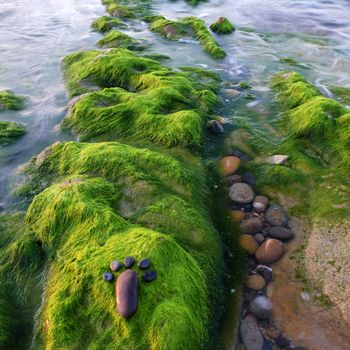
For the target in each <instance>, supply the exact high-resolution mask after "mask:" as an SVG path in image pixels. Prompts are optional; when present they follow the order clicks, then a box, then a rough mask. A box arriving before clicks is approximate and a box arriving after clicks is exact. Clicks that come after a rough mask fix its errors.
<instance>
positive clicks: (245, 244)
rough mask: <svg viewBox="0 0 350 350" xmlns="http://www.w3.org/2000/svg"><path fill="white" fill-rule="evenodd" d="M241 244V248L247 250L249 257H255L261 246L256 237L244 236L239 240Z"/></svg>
mask: <svg viewBox="0 0 350 350" xmlns="http://www.w3.org/2000/svg"><path fill="white" fill-rule="evenodd" d="M239 244H240V246H241V248H242V249H243V250H245V251H246V252H247V253H248V254H249V255H254V254H255V252H256V251H257V249H258V248H259V244H258V243H257V242H256V240H255V239H254V237H253V236H250V235H242V236H241V237H240V238H239Z"/></svg>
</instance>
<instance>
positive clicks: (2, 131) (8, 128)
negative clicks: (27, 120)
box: [0, 121, 26, 145]
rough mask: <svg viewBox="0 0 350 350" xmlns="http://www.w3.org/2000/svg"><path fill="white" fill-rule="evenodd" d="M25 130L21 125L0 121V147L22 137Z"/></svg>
mask: <svg viewBox="0 0 350 350" xmlns="http://www.w3.org/2000/svg"><path fill="white" fill-rule="evenodd" d="M25 132H26V129H25V127H24V125H23V124H20V123H15V122H8V121H5V122H2V121H0V145H7V144H9V143H12V142H14V141H15V140H17V139H18V138H19V137H21V136H23V135H24V134H25Z"/></svg>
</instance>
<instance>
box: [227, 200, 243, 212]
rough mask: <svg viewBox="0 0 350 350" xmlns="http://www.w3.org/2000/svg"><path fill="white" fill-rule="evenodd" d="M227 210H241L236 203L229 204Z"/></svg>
mask: <svg viewBox="0 0 350 350" xmlns="http://www.w3.org/2000/svg"><path fill="white" fill-rule="evenodd" d="M228 208H229V209H231V210H241V209H242V208H241V206H240V205H239V204H237V203H236V202H231V203H230V204H229V206H228Z"/></svg>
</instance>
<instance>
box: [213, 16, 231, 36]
mask: <svg viewBox="0 0 350 350" xmlns="http://www.w3.org/2000/svg"><path fill="white" fill-rule="evenodd" d="M210 29H211V30H212V31H213V32H214V33H218V34H231V33H232V32H234V31H235V30H236V28H235V26H234V25H233V24H232V23H231V22H230V21H229V20H228V19H227V18H226V17H219V18H218V19H217V20H216V21H215V22H214V23H212V24H211V25H210Z"/></svg>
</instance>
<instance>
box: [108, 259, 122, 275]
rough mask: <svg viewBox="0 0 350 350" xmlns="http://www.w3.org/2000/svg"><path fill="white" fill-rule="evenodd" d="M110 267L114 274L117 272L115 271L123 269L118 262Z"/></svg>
mask: <svg viewBox="0 0 350 350" xmlns="http://www.w3.org/2000/svg"><path fill="white" fill-rule="evenodd" d="M109 267H110V269H111V270H112V271H113V272H115V271H118V270H120V269H121V268H122V264H121V263H120V262H119V261H118V260H114V261H112V262H111V264H110V265H109Z"/></svg>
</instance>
